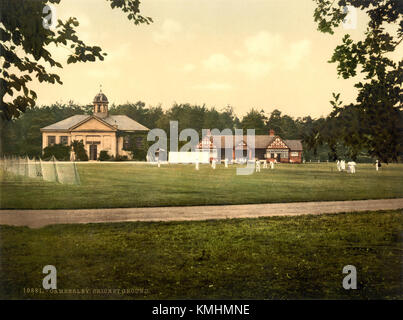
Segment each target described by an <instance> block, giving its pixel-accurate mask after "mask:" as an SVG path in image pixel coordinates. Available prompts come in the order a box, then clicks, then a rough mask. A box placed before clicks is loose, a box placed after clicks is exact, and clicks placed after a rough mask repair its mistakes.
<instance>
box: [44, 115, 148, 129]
mask: <svg viewBox="0 0 403 320" xmlns="http://www.w3.org/2000/svg"><path fill="white" fill-rule="evenodd" d="M91 118H95V119H97V120H100V121H101V122H104V123H106V124H107V125H108V126H112V127H114V128H117V129H118V130H121V131H148V130H149V129H148V128H147V127H145V126H143V125H142V124H140V123H138V122H137V121H135V120H133V119H131V118H129V117H128V116H125V115H116V116H115V115H114V116H108V117H106V118H99V117H97V116H92V115H85V114H79V115H75V116H72V117H69V118H67V119H64V120H62V121H59V122H56V123H53V124H51V125H49V126H47V127H44V128H42V129H41V130H43V131H69V130H71V129H72V128H74V127H76V126H77V125H79V124H82V123H85V122H86V121H88V120H90V119H91Z"/></svg>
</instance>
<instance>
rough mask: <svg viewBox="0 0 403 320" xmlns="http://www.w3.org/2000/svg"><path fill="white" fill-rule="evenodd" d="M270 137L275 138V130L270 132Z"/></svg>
mask: <svg viewBox="0 0 403 320" xmlns="http://www.w3.org/2000/svg"><path fill="white" fill-rule="evenodd" d="M269 136H270V137H274V130H273V129H270V131H269Z"/></svg>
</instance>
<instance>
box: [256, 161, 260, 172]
mask: <svg viewBox="0 0 403 320" xmlns="http://www.w3.org/2000/svg"><path fill="white" fill-rule="evenodd" d="M256 172H260V160H256Z"/></svg>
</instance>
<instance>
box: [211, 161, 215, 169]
mask: <svg viewBox="0 0 403 320" xmlns="http://www.w3.org/2000/svg"><path fill="white" fill-rule="evenodd" d="M211 167H212V168H213V169H215V159H213V160H212V161H211Z"/></svg>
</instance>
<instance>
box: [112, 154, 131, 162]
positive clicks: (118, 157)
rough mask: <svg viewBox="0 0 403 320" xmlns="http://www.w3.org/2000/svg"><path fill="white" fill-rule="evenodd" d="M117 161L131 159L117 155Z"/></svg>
mask: <svg viewBox="0 0 403 320" xmlns="http://www.w3.org/2000/svg"><path fill="white" fill-rule="evenodd" d="M115 160H116V161H128V160H129V158H128V157H127V156H119V155H117V156H116V158H115Z"/></svg>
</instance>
